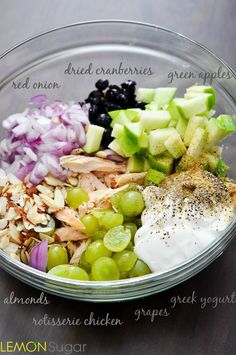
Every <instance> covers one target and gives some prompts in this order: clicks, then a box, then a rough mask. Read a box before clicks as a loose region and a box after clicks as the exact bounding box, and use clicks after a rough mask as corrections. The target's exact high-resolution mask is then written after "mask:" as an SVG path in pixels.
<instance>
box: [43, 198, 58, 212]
mask: <svg viewBox="0 0 236 355" xmlns="http://www.w3.org/2000/svg"><path fill="white" fill-rule="evenodd" d="M40 197H41V199H42V200H43V202H44V203H45V204H46V205H47V206H48V207H49V208H50V209H51V210H52V211H57V210H59V209H60V208H59V207H58V206H57V205H56V203H55V201H54V200H53V199H52V198H51V197H48V196H47V195H44V194H40Z"/></svg>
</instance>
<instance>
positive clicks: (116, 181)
mask: <svg viewBox="0 0 236 355" xmlns="http://www.w3.org/2000/svg"><path fill="white" fill-rule="evenodd" d="M146 174H147V173H146V172H143V173H127V174H110V175H106V176H105V177H104V180H105V183H106V185H107V186H108V187H112V188H116V187H120V186H124V185H126V184H129V183H132V182H133V183H136V184H140V185H142V184H143V183H144V178H145V176H146Z"/></svg>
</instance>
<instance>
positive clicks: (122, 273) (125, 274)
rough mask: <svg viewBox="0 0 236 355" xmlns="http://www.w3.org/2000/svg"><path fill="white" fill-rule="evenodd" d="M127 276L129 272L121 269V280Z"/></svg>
mask: <svg viewBox="0 0 236 355" xmlns="http://www.w3.org/2000/svg"><path fill="white" fill-rule="evenodd" d="M128 278H129V273H128V271H122V272H121V273H120V279H121V280H122V279H128Z"/></svg>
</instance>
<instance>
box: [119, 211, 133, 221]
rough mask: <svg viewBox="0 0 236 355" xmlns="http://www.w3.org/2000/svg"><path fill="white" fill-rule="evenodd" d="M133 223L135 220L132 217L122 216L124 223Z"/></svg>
mask: <svg viewBox="0 0 236 355" xmlns="http://www.w3.org/2000/svg"><path fill="white" fill-rule="evenodd" d="M122 213H123V212H122ZM134 221H135V219H134V218H133V217H127V216H124V223H134Z"/></svg>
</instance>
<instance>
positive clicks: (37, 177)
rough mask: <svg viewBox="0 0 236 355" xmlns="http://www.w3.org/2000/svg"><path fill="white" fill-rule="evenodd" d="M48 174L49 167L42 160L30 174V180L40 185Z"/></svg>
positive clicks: (33, 183)
mask: <svg viewBox="0 0 236 355" xmlns="http://www.w3.org/2000/svg"><path fill="white" fill-rule="evenodd" d="M47 174H48V169H47V168H46V167H45V166H44V165H43V164H42V163H41V162H37V163H36V165H35V166H34V168H33V170H32V172H31V174H30V178H29V182H30V183H31V184H32V185H38V184H39V183H40V182H41V181H42V180H43V179H44V177H45V176H46V175H47ZM16 175H17V174H16Z"/></svg>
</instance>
